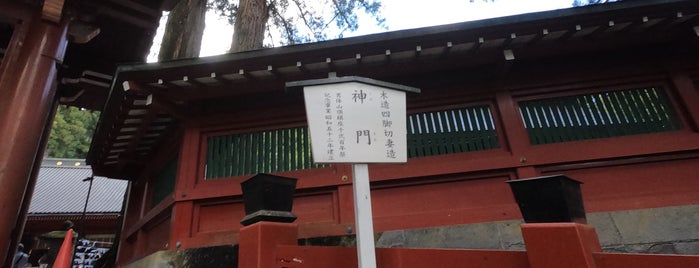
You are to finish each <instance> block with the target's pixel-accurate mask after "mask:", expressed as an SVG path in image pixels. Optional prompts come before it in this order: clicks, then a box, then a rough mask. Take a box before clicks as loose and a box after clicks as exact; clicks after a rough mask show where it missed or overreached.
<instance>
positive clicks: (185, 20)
mask: <svg viewBox="0 0 699 268" xmlns="http://www.w3.org/2000/svg"><path fill="white" fill-rule="evenodd" d="M205 16H206V0H181V1H179V3H178V4H177V5H176V6H175V7H174V8H173V9H172V11H171V12H170V15H169V16H168V18H167V24H166V25H165V34H164V35H163V41H162V43H161V45H160V53H158V61H164V60H172V59H180V58H194V57H198V56H199V50H200V49H201V39H202V36H203V35H204V26H205V24H206V23H205Z"/></svg>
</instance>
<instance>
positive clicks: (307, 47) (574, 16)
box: [88, 0, 699, 179]
mask: <svg viewBox="0 0 699 268" xmlns="http://www.w3.org/2000/svg"><path fill="white" fill-rule="evenodd" d="M698 19H699V5H697V1H693V0H692V1H689V0H636V1H621V2H615V3H609V4H603V5H592V6H585V7H578V8H569V9H562V10H554V11H546V12H539V13H531V14H524V15H516V16H509V17H502V18H493V19H486V20H480V21H470V22H463V23H456V24H449V25H441V26H434V27H426V28H419V29H412V30H402V31H395V32H386V33H380V34H372V35H367V36H360V37H353V38H346V39H338V40H330V41H324V42H317V43H310V44H303V45H294V46H287V47H278V48H268V49H260V50H255V51H247V52H242V53H233V54H225V55H220V56H213V57H204V58H195V59H183V60H175V61H168V62H162V63H154V64H135V65H122V66H120V67H119V68H118V70H117V72H116V74H115V79H114V83H113V84H112V87H111V93H110V98H109V100H108V102H107V104H106V106H105V109H104V111H103V113H102V117H101V119H100V122H101V123H100V126H99V128H98V130H97V132H96V134H95V136H94V138H93V144H92V148H91V150H90V154H89V156H88V161H89V162H90V163H91V164H92V165H93V167H94V170H95V172H96V173H98V174H100V175H108V176H111V177H118V178H127V179H133V178H134V177H135V174H137V172H138V171H139V170H141V168H142V167H143V165H145V163H148V160H149V159H150V158H152V157H153V155H154V153H155V152H156V151H157V150H158V148H159V147H160V146H161V145H162V144H164V140H167V139H168V138H172V137H173V135H176V134H177V131H178V126H180V123H182V122H185V123H186V122H191V123H194V122H196V121H197V120H201V119H205V118H208V117H212V116H214V115H216V114H220V113H225V112H226V111H227V110H226V109H233V108H231V107H235V109H239V110H240V109H247V108H249V107H252V106H253V105H274V103H273V102H272V103H271V104H269V102H268V103H263V102H262V101H258V100H257V99H261V98H250V97H249V96H252V95H258V96H260V95H261V94H265V95H264V96H266V98H265V100H272V99H275V98H276V99H283V98H289V97H290V95H284V90H285V89H284V84H285V83H286V82H289V81H300V80H308V79H319V78H326V77H327V76H328V73H329V72H336V73H337V76H339V77H340V76H364V77H368V78H372V79H377V80H383V81H387V82H394V83H397V84H403V85H407V86H412V87H416V88H423V89H424V88H429V87H430V86H432V87H434V85H435V84H436V83H439V82H441V81H439V79H424V77H427V76H430V77H435V76H439V75H443V74H444V73H447V72H454V71H456V70H464V69H466V68H472V70H493V71H492V72H493V73H495V72H498V71H499V70H496V69H498V68H500V69H502V67H503V66H504V67H505V68H507V66H511V65H512V64H513V63H514V65H515V66H516V65H517V63H518V62H537V61H538V60H540V59H552V58H559V59H560V57H566V56H567V55H575V54H581V53H588V54H590V53H595V51H598V50H604V49H610V48H618V47H628V48H632V47H637V48H638V47H644V46H649V45H656V46H657V45H662V44H670V43H672V44H681V43H684V44H685V46H687V47H689V46H691V42H692V40H693V41H694V42H695V43H696V39H697V38H696V36H697V33H698V32H699V28H697V27H695V26H696V25H697V21H698ZM500 72H501V71H500ZM464 75H467V74H462V76H464ZM496 77H498V76H497V74H495V75H493V74H491V78H490V79H495V78H496ZM423 92H424V90H423Z"/></svg>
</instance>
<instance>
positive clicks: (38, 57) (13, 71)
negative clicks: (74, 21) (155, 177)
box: [0, 19, 68, 263]
mask: <svg viewBox="0 0 699 268" xmlns="http://www.w3.org/2000/svg"><path fill="white" fill-rule="evenodd" d="M24 24H28V25H30V26H29V27H22V26H20V27H18V28H17V29H16V31H15V33H14V35H13V39H12V41H11V44H10V46H9V50H8V56H7V58H6V59H5V60H4V61H3V67H2V68H1V69H2V73H1V74H0V89H1V90H0V141H2V147H0V185H2V186H3V187H2V188H0V204H2V205H0V215H3V217H0V263H1V262H2V261H3V260H5V258H6V256H11V255H12V253H11V252H8V251H13V250H9V249H8V245H9V243H10V240H11V235H12V233H13V229H15V223H16V220H17V217H18V215H20V208H21V202H22V197H23V196H24V193H25V191H26V189H27V188H28V183H29V181H30V179H29V178H30V175H31V168H32V166H33V163H34V159H35V156H36V154H37V152H38V151H39V149H40V148H39V144H40V139H41V135H42V132H43V128H44V125H45V124H46V121H47V120H48V117H49V114H50V113H51V109H52V107H53V106H52V103H53V100H54V97H55V94H56V87H55V86H54V83H55V82H56V81H55V76H56V72H57V69H56V62H60V61H61V60H62V59H63V56H64V53H65V47H66V44H67V38H66V33H67V29H68V25H67V23H64V24H61V25H55V24H51V23H47V22H44V21H42V20H40V19H34V20H33V21H24ZM10 59H15V61H14V62H12V63H10V62H9V60H10ZM10 64H11V65H10Z"/></svg>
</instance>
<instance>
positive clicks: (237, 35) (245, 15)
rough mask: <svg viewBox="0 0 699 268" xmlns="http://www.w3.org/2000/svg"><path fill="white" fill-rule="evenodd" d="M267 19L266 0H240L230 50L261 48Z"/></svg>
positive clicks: (267, 8)
mask: <svg viewBox="0 0 699 268" xmlns="http://www.w3.org/2000/svg"><path fill="white" fill-rule="evenodd" d="M267 19H269V7H268V6H267V1H266V0H240V3H239V4H238V13H237V15H236V17H235V23H234V25H233V41H232V42H231V49H230V52H240V51H247V50H254V49H259V48H262V41H263V40H264V38H265V25H266V24H267Z"/></svg>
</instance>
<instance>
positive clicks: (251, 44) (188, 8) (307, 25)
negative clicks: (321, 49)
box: [158, 0, 384, 61]
mask: <svg viewBox="0 0 699 268" xmlns="http://www.w3.org/2000/svg"><path fill="white" fill-rule="evenodd" d="M379 1H380V0H239V1H235V0H233V1H231V0H209V2H208V5H207V3H206V0H181V1H180V2H179V3H178V4H177V5H176V6H175V8H174V9H173V10H172V11H171V12H170V15H169V16H168V22H167V24H166V28H165V35H164V36H163V41H162V45H161V49H160V53H159V56H158V59H159V60H161V61H162V60H168V59H177V58H188V57H197V56H198V54H199V50H200V47H201V39H202V36H203V29H204V24H205V23H204V19H205V18H204V16H205V13H206V10H207V8H208V9H213V10H215V11H216V12H217V13H218V14H220V15H222V16H225V17H227V18H228V21H229V23H232V24H233V25H234V26H233V27H234V33H233V37H232V42H231V49H230V52H239V51H246V50H254V49H259V48H262V47H263V45H264V40H265V37H271V38H272V37H274V36H281V40H277V43H279V44H283V45H287V44H298V43H305V42H312V41H318V40H325V39H327V38H328V36H327V33H328V32H337V33H338V35H337V36H338V37H342V33H344V32H345V31H354V30H356V29H357V28H358V17H357V11H360V10H361V11H364V12H365V13H367V14H369V15H371V16H372V17H374V18H375V19H376V21H377V24H379V25H381V26H384V19H382V18H381V16H380V14H379V8H380V7H381V3H380V2H379ZM271 31H274V32H278V33H279V34H272V33H271Z"/></svg>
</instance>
